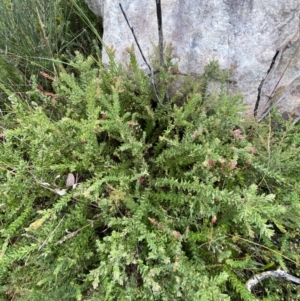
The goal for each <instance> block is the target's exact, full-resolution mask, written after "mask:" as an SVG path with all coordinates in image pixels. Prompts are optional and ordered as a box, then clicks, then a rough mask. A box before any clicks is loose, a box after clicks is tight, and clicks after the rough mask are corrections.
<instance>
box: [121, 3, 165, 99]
mask: <svg viewBox="0 0 300 301" xmlns="http://www.w3.org/2000/svg"><path fill="white" fill-rule="evenodd" d="M119 6H120V8H121V11H122V13H123V16H124V18H125V20H126V23H127V25H128V27H129V29H130V30H131V32H132V35H133V37H134V40H135V43H136V45H137V47H138V49H139V51H140V54H141V56H142V58H143V60H144V62H145V64H146V65H147V67H148V68H149V70H150V75H151V84H152V87H153V90H154V93H155V96H156V99H157V101H158V103H161V102H160V100H159V97H158V93H157V89H156V85H155V80H154V73H153V70H152V68H151V66H150V65H149V63H148V62H147V60H146V58H145V56H144V53H143V51H142V48H141V46H140V44H139V42H138V40H137V37H136V35H135V33H134V29H133V27H132V26H131V25H130V23H129V21H128V18H127V16H126V14H125V12H124V10H123V7H122V4H121V3H119Z"/></svg>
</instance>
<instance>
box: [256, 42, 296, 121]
mask: <svg viewBox="0 0 300 301" xmlns="http://www.w3.org/2000/svg"><path fill="white" fill-rule="evenodd" d="M299 47H300V43H299V45H298V46H297V48H296V50H295V51H294V53H293V55H292V57H291V58H290V60H289V61H288V63H287V65H286V66H285V68H284V70H283V72H282V73H281V75H280V77H279V80H278V81H277V83H276V85H275V86H274V88H273V90H272V92H271V93H270V96H269V99H271V98H272V97H273V96H274V95H273V94H274V92H275V91H276V89H277V87H278V85H279V83H280V82H281V80H282V78H283V76H284V74H285V73H286V71H287V69H288V67H289V66H290V64H291V62H292V60H293V59H294V57H295V55H296V53H297V51H298V50H299ZM280 100H281V98H279V100H278V101H277V102H276V103H274V104H272V105H271V106H270V107H269V108H268V109H267V111H266V112H265V113H264V114H263V115H262V116H261V117H260V118H259V120H258V122H261V121H263V120H264V119H265V118H266V116H268V115H269V113H270V111H271V109H272V108H273V107H274V106H275V105H276V104H277V103H278V102H279V101H280Z"/></svg>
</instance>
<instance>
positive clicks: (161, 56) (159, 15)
mask: <svg viewBox="0 0 300 301" xmlns="http://www.w3.org/2000/svg"><path fill="white" fill-rule="evenodd" d="M156 14H157V25H158V39H159V43H158V45H159V64H160V67H163V65H164V36H163V28H162V13H161V2H160V0H156Z"/></svg>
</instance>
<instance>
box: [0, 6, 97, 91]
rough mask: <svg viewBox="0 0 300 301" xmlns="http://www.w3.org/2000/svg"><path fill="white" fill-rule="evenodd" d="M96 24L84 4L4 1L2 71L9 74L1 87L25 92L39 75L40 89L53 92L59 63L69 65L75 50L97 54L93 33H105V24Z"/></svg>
mask: <svg viewBox="0 0 300 301" xmlns="http://www.w3.org/2000/svg"><path fill="white" fill-rule="evenodd" d="M78 5H80V6H81V8H82V9H81V12H82V14H85V15H88V18H89V20H90V24H89V27H88V26H86V24H85V22H83V20H82V18H81V17H80V16H78V14H77V11H76V9H75V6H78ZM98 21H99V20H98ZM96 22H97V18H96V17H95V16H94V15H93V14H92V13H91V12H90V11H89V10H88V8H87V7H86V5H85V3H84V1H83V0H72V1H70V0H54V1H48V0H23V1H16V0H5V1H0V67H1V70H3V69H4V70H5V71H4V72H1V74H0V83H1V84H2V85H4V86H5V87H6V88H7V89H12V90H14V91H15V92H24V91H27V90H28V88H30V86H29V80H30V77H31V76H32V75H35V76H37V78H38V82H39V84H40V85H41V86H40V89H43V88H47V89H49V88H51V83H49V81H48V80H49V77H51V76H53V75H55V74H57V69H56V68H57V63H58V62H59V63H61V62H67V61H68V60H69V59H70V57H73V55H74V52H75V50H80V51H81V52H82V53H84V54H86V55H89V54H92V53H93V54H95V52H96V49H97V47H94V46H92V45H93V43H94V42H93V38H92V37H94V34H92V29H93V30H96V29H97V28H98V30H99V32H101V26H100V24H101V22H98V24H97V23H96ZM47 75H48V76H47ZM28 86H29V87H28ZM1 90H4V89H3V88H2V87H1V86H0V91H1Z"/></svg>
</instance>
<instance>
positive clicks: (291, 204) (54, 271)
mask: <svg viewBox="0 0 300 301" xmlns="http://www.w3.org/2000/svg"><path fill="white" fill-rule="evenodd" d="M129 56H130V59H131V64H130V66H129V67H128V68H127V69H123V68H122V67H120V66H119V65H117V64H116V63H115V62H114V61H113V60H112V61H111V65H110V68H109V69H104V68H102V67H101V66H99V65H97V64H96V62H95V61H94V59H93V58H92V57H88V58H87V59H85V58H84V57H83V55H80V54H79V53H77V56H76V59H74V60H73V61H71V62H69V66H70V68H69V69H68V70H72V72H70V71H68V70H65V69H64V68H60V70H61V71H60V72H59V73H58V74H57V76H55V77H54V78H53V85H52V89H53V90H52V92H51V93H50V92H49V93H45V92H43V91H41V90H40V89H38V84H37V80H36V78H35V77H34V76H33V77H32V78H31V82H32V89H31V90H30V91H28V92H27V93H26V97H23V98H20V97H19V96H18V95H17V94H12V95H10V97H9V101H10V114H7V115H6V116H4V117H3V118H2V119H1V127H2V128H4V131H3V132H2V133H1V139H2V141H1V144H0V148H1V150H0V191H1V204H0V210H1V211H0V214H1V224H2V225H3V227H2V229H1V231H0V234H1V238H0V240H1V244H2V251H1V254H0V256H1V257H0V260H1V265H0V281H1V289H0V296H1V299H3V300H90V301H92V300H178V301H179V300H195V301H196V300H197V301H198V300H203V301H204V300H230V299H231V300H254V299H255V297H254V296H253V295H251V294H250V293H249V292H248V291H247V290H246V289H245V287H244V284H245V282H246V281H247V280H248V278H250V277H251V276H252V275H253V274H255V273H258V272H260V271H262V270H266V269H268V268H270V267H272V268H276V267H281V268H286V267H287V268H289V270H290V272H293V271H295V272H296V270H297V268H298V262H299V258H298V254H299V247H298V245H297V244H295V239H296V238H298V232H297V231H298V229H299V221H300V219H299V197H298V195H299V184H298V183H299V179H298V177H299V175H298V173H297V170H299V160H298V159H297V155H296V154H297V153H298V152H299V141H300V139H299V137H300V136H299V129H298V128H297V126H295V125H293V124H292V123H287V124H286V125H284V126H285V127H284V130H283V131H277V132H276V131H273V130H272V120H271V119H270V120H269V121H268V122H267V123H265V124H257V123H256V121H255V120H251V119H250V120H248V119H247V118H244V117H243V114H242V113H243V112H244V108H243V106H242V105H241V97H240V96H230V95H228V94H226V93H225V89H224V87H225V85H226V81H227V75H226V73H225V72H223V71H221V70H220V69H219V67H218V65H217V64H216V63H215V62H213V63H212V64H210V65H209V66H208V67H207V69H206V71H205V73H204V74H203V75H202V76H200V77H199V78H197V79H196V81H195V84H194V85H192V84H191V83H189V85H187V86H185V87H183V90H184V92H183V93H182V92H181V91H177V92H178V93H175V94H174V95H173V96H172V97H171V98H170V99H169V100H168V101H167V102H164V103H161V104H159V103H157V100H156V98H155V97H154V93H153V89H152V87H151V80H150V79H149V77H148V76H147V75H145V74H144V73H143V72H142V71H141V70H139V68H138V67H137V64H136V60H135V57H134V55H133V53H132V51H131V50H129ZM173 71H174V70H173V69H172V68H171V67H170V68H169V67H168V68H165V69H161V70H160V71H159V72H158V74H157V82H158V83H164V82H168V80H169V82H168V83H169V85H167V87H168V86H171V84H172V82H174V81H175V80H176V73H174V72H173ZM216 79H218V80H220V81H221V83H222V84H221V88H220V90H219V91H216V93H209V92H208V90H209V89H208V85H209V83H210V82H211V81H212V80H213V81H215V80H216ZM162 86H163V85H161V86H159V89H158V91H159V93H160V95H159V96H160V99H165V98H166V95H167V94H168V93H167V91H166V90H164V89H163V88H162ZM187 87H189V88H188V89H187ZM7 93H9V91H7ZM275 115H276V114H274V116H275ZM272 116H273V115H272ZM270 118H273V117H270ZM274 118H275V117H274ZM286 167H287V168H286ZM70 173H71V176H72V175H74V176H75V178H77V180H78V182H76V181H74V182H72V183H71V184H68V186H67V185H66V179H67V177H68V174H70ZM71 178H72V177H71ZM276 285H277V286H280V287H282V288H283V287H284V283H277V284H276ZM282 292H284V290H283V289H282ZM272 294H276V287H275V288H274V282H273V283H271V284H270V285H269V286H267V288H266V289H265V291H264V292H260V295H261V296H263V295H266V296H267V295H269V296H272Z"/></svg>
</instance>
